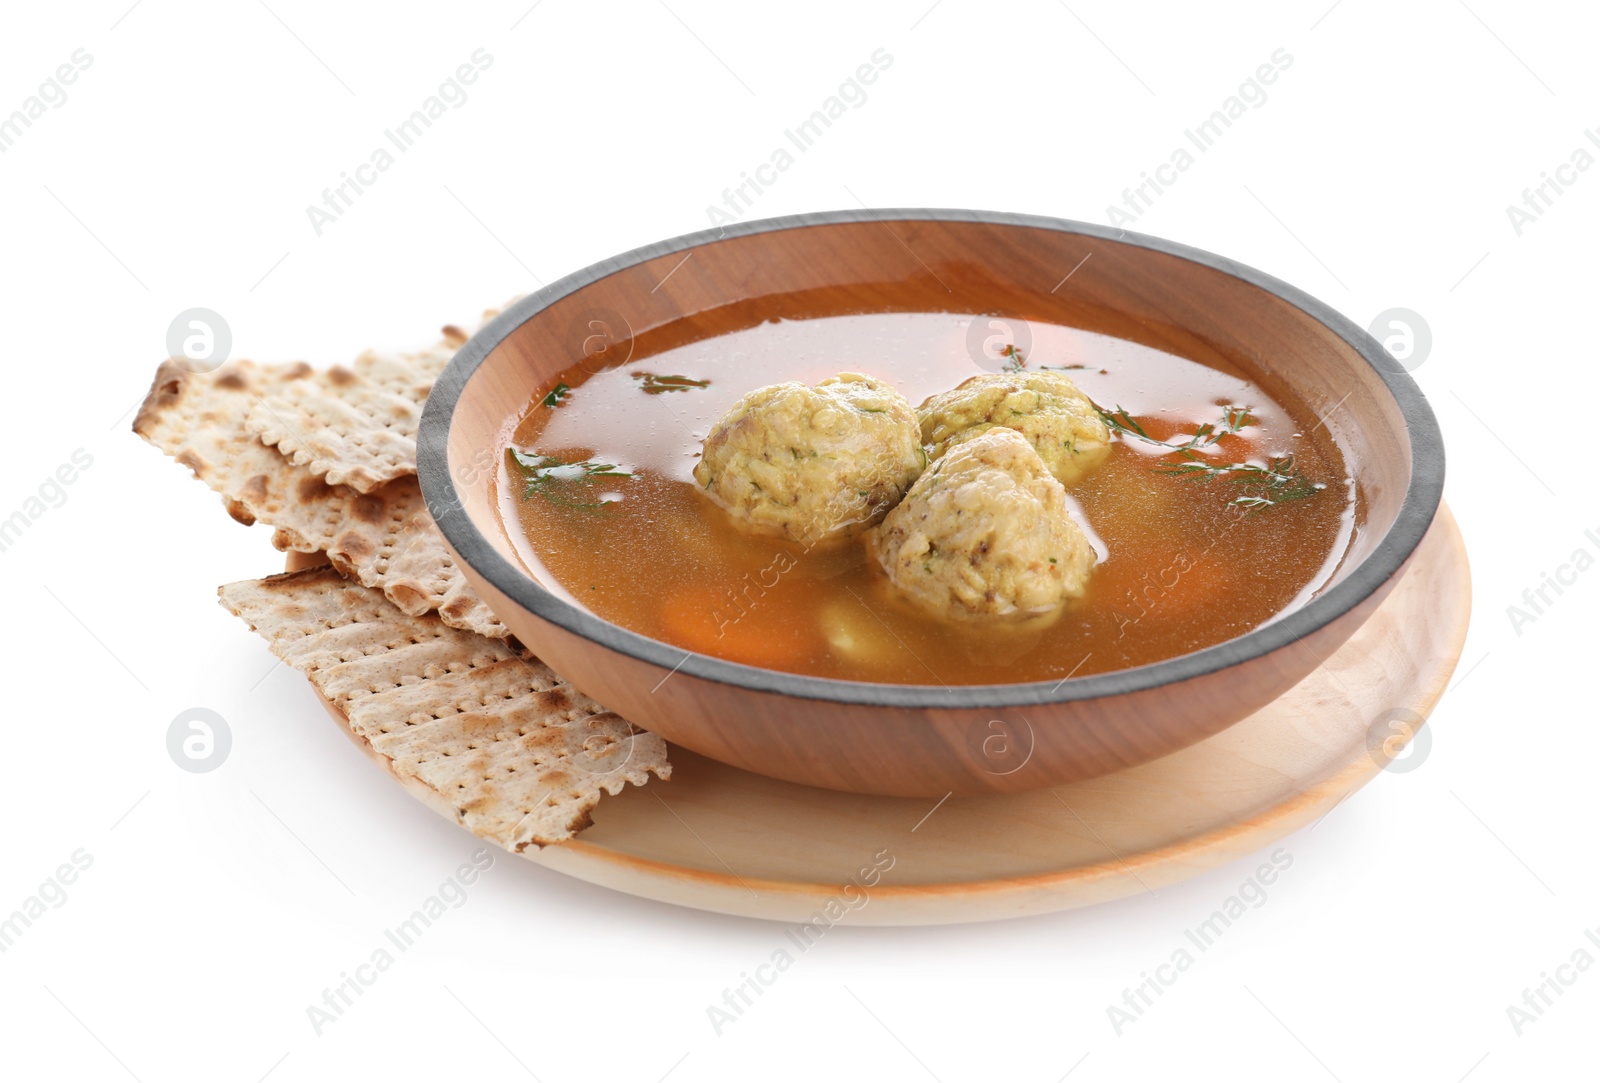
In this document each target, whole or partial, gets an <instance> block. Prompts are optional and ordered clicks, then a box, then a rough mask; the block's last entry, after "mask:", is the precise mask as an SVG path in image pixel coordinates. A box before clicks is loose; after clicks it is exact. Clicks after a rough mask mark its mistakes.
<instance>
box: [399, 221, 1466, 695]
mask: <svg viewBox="0 0 1600 1083" xmlns="http://www.w3.org/2000/svg"><path fill="white" fill-rule="evenodd" d="M916 221H935V222H971V223H977V224H983V225H996V226H1011V227H1020V228H1026V229H1044V230H1053V231H1056V232H1062V233H1072V234H1078V235H1081V236H1085V237H1090V238H1094V239H1096V240H1102V241H1108V242H1114V243H1118V244H1128V245H1133V246H1135V247H1139V248H1145V249H1149V250H1151V251H1153V252H1158V253H1161V254H1163V255H1167V256H1173V257H1176V258H1179V259H1184V260H1188V261H1190V262H1193V263H1197V264H1200V265H1202V266H1204V267H1208V268H1210V269H1212V270H1215V271H1219V272H1221V273H1223V274H1227V275H1230V276H1232V277H1234V278H1237V279H1239V280H1241V281H1243V282H1245V283H1247V284H1249V285H1252V286H1255V287H1257V288H1259V289H1261V290H1263V291H1265V292H1267V293H1270V294H1272V295H1274V296H1276V297H1278V298H1279V299H1280V300H1282V301H1285V302H1287V303H1289V304H1290V305H1293V306H1294V307H1296V308H1298V309H1300V310H1301V311H1302V312H1304V313H1306V314H1307V315H1308V316H1310V317H1311V318H1312V319H1314V320H1316V321H1317V322H1319V323H1321V324H1322V325H1323V326H1325V327H1327V328H1328V329H1329V330H1330V331H1332V332H1333V333H1334V334H1336V335H1338V337H1339V338H1340V339H1342V340H1343V341H1344V342H1345V343H1346V344H1347V345H1349V346H1350V347H1351V348H1352V350H1353V351H1354V352H1355V353H1356V354H1357V355H1358V356H1359V357H1361V358H1362V359H1363V360H1365V361H1366V362H1367V363H1368V364H1369V365H1371V366H1372V368H1373V369H1374V370H1375V371H1376V372H1377V374H1378V376H1379V377H1380V378H1381V379H1382V381H1383V384H1384V386H1385V387H1386V388H1387V389H1388V391H1389V393H1390V395H1391V396H1393V398H1394V401H1395V405H1396V407H1397V408H1398V409H1399V411H1400V414H1401V416H1402V417H1403V418H1404V421H1405V431H1406V434H1407V436H1408V437H1409V440H1410V444H1411V477H1410V481H1409V484H1408V485H1407V487H1406V492H1405V496H1404V498H1403V500H1402V503H1401V507H1400V511H1399V514H1398V515H1397V516H1396V517H1395V521H1394V523H1393V524H1392V525H1391V526H1390V527H1389V529H1388V531H1387V532H1386V533H1385V534H1384V537H1383V538H1382V539H1381V540H1380V541H1379V542H1378V544H1377V546H1376V547H1375V548H1374V549H1373V550H1372V551H1371V552H1370V553H1369V554H1368V555H1367V556H1366V558H1365V559H1363V560H1362V561H1361V562H1360V564H1358V565H1357V566H1356V567H1355V568H1353V569H1352V570H1351V572H1350V574H1349V576H1348V577H1347V578H1346V579H1345V580H1344V581H1343V582H1341V583H1338V584H1336V585H1335V586H1333V587H1332V588H1330V589H1329V590H1327V591H1326V592H1325V593H1323V594H1321V595H1318V596H1317V597H1316V598H1313V599H1312V600H1311V601H1310V602H1308V603H1307V604H1306V605H1304V606H1302V607H1301V608H1300V609H1298V610H1295V611H1294V612H1292V613H1288V614H1286V615H1284V616H1282V617H1280V618H1278V619H1277V620H1275V621H1273V622H1272V623H1270V624H1266V625H1263V626H1261V627H1258V628H1254V629H1252V630H1251V631H1249V632H1246V633H1244V634H1243V635H1240V636H1237V637H1235V638H1233V639H1230V640H1226V641H1224V642H1222V643H1219V644H1216V645H1214V646H1211V647H1206V648H1203V649H1201V650H1198V651H1194V652H1191V653H1189V654H1184V655H1179V656H1177V657H1175V658H1169V659H1166V660H1164V661H1160V662H1153V663H1150V664H1148V665H1143V666H1136V667H1132V668H1128V669H1120V670H1111V671H1108V672H1105V673H1097V674H1092V675H1089V676H1084V677H1077V678H1072V679H1063V680H1059V681H1054V682H1052V681H1033V682H1026V683H1017V684H982V685H956V686H945V685H926V684H889V683H875V682H867V681H846V680H838V679H834V678H829V677H815V676H809V675H805V674H798V673H787V672H783V671H780V670H772V669H763V668H759V667H756V666H748V665H744V664H742V663H738V662H730V661H727V660H725V659H721V658H716V657H714V656H711V655H707V654H700V653H698V652H696V651H691V650H687V649H686V648H683V647H676V646H673V645H671V644H668V643H663V642H661V641H660V640H655V639H651V638H649V637H648V636H645V635H642V634H640V633H638V632H634V631H631V630H629V629H626V628H623V627H621V626H620V625H617V624H613V623H611V622H610V621H607V620H605V619H604V618H602V617H598V616H596V615H594V614H592V613H590V612H588V611H587V610H584V609H582V608H580V607H579V606H576V605H574V604H572V603H571V602H568V601H566V600H565V599H563V598H561V597H559V596H558V595H556V594H553V593H551V592H550V591H548V590H546V589H545V588H544V587H542V586H540V585H539V584H538V583H537V582H536V581H535V580H534V579H533V578H532V577H531V576H530V575H529V574H528V573H527V572H525V571H524V570H522V569H521V568H519V567H517V566H516V565H514V564H512V563H511V562H510V561H508V560H506V559H505V558H504V557H502V556H501V555H500V554H499V552H497V551H496V550H495V548H494V546H493V545H492V544H491V543H490V542H489V540H488V539H487V538H486V537H485V536H484V535H483V533H482V531H480V530H479V529H478V526H477V524H476V523H474V522H473V521H472V519H471V517H470V516H468V515H467V514H466V512H465V508H464V505H463V504H462V502H461V500H460V497H459V496H458V494H457V492H456V483H455V479H454V477H453V476H452V474H451V471H450V469H449V462H448V450H447V449H448V445H449V433H450V426H451V423H452V421H453V419H454V416H455V408H456V405H457V404H458V403H459V402H460V399H461V395H462V393H463V392H464V390H465V388H466V385H467V382H468V381H469V380H470V379H471V378H472V376H473V374H474V373H476V372H477V370H478V367H479V366H480V365H481V364H482V363H483V362H484V360H485V359H486V358H487V357H488V356H489V355H490V354H491V353H492V352H493V351H494V350H495V348H496V347H498V346H499V345H500V343H501V342H503V341H505V339H506V338H508V337H509V336H510V335H511V334H512V333H513V332H515V331H516V329H517V328H518V327H520V326H521V325H522V324H523V323H525V322H527V321H528V320H529V319H531V318H533V317H534V316H535V315H536V314H538V313H539V312H542V311H543V310H545V309H546V308H548V307H550V306H551V305H553V304H555V303H556V302H557V301H559V300H561V299H563V298H565V297H568V296H570V295H572V294H574V293H576V292H578V291H579V290H581V289H583V288H585V287H587V286H589V285H592V284H593V283H595V282H598V281H600V280H601V279H603V278H606V277H608V276H610V275H613V274H616V273H617V272H619V271H623V270H626V269H627V268H630V267H634V266H637V265H638V264H641V263H644V262H647V261H649V260H653V259H659V258H660V257H662V256H666V255H672V254H674V253H677V252H683V251H685V250H687V249H692V248H697V247H700V246H702V245H707V244H712V243H716V242H720V241H726V240H731V239H735V238H740V237H750V236H755V235H759V234H765V233H776V232H781V231H785V230H791V229H807V228H812V227H816V226H831V225H838V224H846V223H869V224H870V223H874V222H876V223H887V222H916ZM417 472H418V475H419V477H420V480H421V484H422V492H423V498H424V500H425V501H426V503H427V505H428V507H429V509H430V510H434V511H435V514H434V518H435V520H436V522H437V523H438V525H439V529H440V530H441V531H442V532H443V534H444V536H445V538H446V540H447V541H448V542H449V543H450V546H451V547H452V548H453V549H454V550H455V552H456V553H457V554H458V555H459V556H460V558H461V559H462V560H463V561H465V562H466V563H467V564H468V565H469V566H471V567H472V569H473V570H475V571H476V572H477V573H478V574H479V575H482V576H483V577H484V578H485V579H487V580H488V581H489V583H491V584H492V585H493V586H494V587H495V588H496V589H497V590H499V591H500V592H501V593H502V594H504V595H505V596H506V597H508V598H510V599H511V601H512V602H513V603H515V604H517V605H520V606H522V607H524V608H526V609H527V610H529V611H530V612H532V613H533V614H535V615H536V616H538V617H539V618H540V619H542V620H545V621H548V622H549V623H551V624H554V625H556V626H557V627H559V628H562V629H564V630H566V631H567V632H570V633H572V634H573V635H576V636H578V637H580V638H582V639H586V640H588V641H590V642H592V643H594V644H595V645H596V646H598V647H601V648H604V649H606V650H609V651H613V652H616V653H618V654H621V655H624V656H626V657H629V658H634V659H637V660H639V661H642V662H646V663H648V664H650V665H653V666H656V667H658V668H660V669H663V670H667V671H669V672H670V673H681V674H684V675H685V676H689V677H695V678H698V679H701V680H707V681H713V682H716V683H719V684H725V685H731V686H734V687H738V688H745V689H748V690H750V691H752V692H759V693H770V694H776V695H782V696H789V697H796V698H801V699H808V700H817V701H821V702H826V703H840V704H853V705H861V706H869V707H890V708H903V709H921V710H926V709H937V710H943V709H956V710H965V709H983V708H1014V707H1036V706H1043V705H1048V704H1056V703H1068V702H1081V701H1088V700H1097V699H1105V698H1111V697H1120V696H1127V695H1131V694H1133V693H1138V692H1146V691H1150V690H1152V689H1155V688H1159V687H1161V686H1164V685H1176V684H1182V683H1184V682H1186V681H1190V680H1194V679H1197V678H1200V677H1205V676H1207V675H1210V674H1213V673H1217V672H1219V671H1222V670H1226V669H1230V668H1232V667H1234V666H1239V665H1242V664H1244V663H1247V662H1251V661H1254V660H1256V659H1258V658H1263V657H1265V656H1267V655H1270V654H1273V653H1275V652H1277V651H1280V650H1283V649H1285V648H1287V647H1289V646H1292V645H1293V644H1294V643H1295V642H1298V641H1299V640H1302V639H1304V638H1305V637H1306V636H1308V635H1311V634H1313V633H1315V632H1317V631H1319V630H1321V629H1322V628H1324V627H1326V626H1328V625H1329V624H1331V623H1333V622H1334V621H1336V620H1338V619H1339V618H1340V617H1342V616H1344V615H1345V614H1347V613H1349V612H1350V611H1351V610H1353V609H1355V608H1356V607H1358V606H1359V605H1361V604H1362V603H1363V602H1364V601H1366V600H1367V599H1368V598H1369V597H1370V596H1371V595H1372V594H1373V593H1374V592H1375V591H1377V590H1378V589H1379V588H1380V587H1382V586H1383V584H1384V583H1386V582H1388V581H1389V580H1390V579H1391V578H1392V577H1393V576H1394V575H1395V574H1396V573H1397V572H1399V571H1400V569H1401V568H1402V566H1403V565H1404V564H1405V562H1406V561H1407V560H1408V559H1409V558H1410V556H1411V554H1412V553H1413V552H1414V551H1415V550H1416V548H1417V546H1418V545H1420V544H1421V542H1422V539H1423V536H1424V535H1425V534H1426V533H1427V531H1428V528H1429V527H1430V526H1431V525H1432V523H1433V520H1434V516H1435V514H1436V513H1437V511H1438V509H1439V505H1440V503H1441V501H1442V499H1443V493H1444V474H1445V456H1444V438H1443V433H1442V432H1441V431H1440V429H1439V424H1438V421H1437V419H1436V418H1435V416H1434V413H1433V410H1432V408H1431V407H1430V406H1429V405H1428V402H1427V399H1426V397H1425V396H1424V395H1423V393H1422V389H1421V388H1420V387H1419V386H1418V384H1417V382H1416V381H1415V380H1414V379H1413V378H1412V377H1411V375H1410V373H1409V372H1407V371H1406V370H1405V369H1404V368H1403V367H1402V366H1401V365H1400V364H1399V363H1398V362H1397V361H1395V360H1394V359H1393V358H1392V357H1391V356H1390V354H1389V353H1388V351H1387V350H1385V349H1384V348H1383V346H1382V345H1381V344H1380V343H1378V341H1377V340H1376V339H1374V338H1373V337H1372V335H1370V334H1369V333H1368V332H1367V331H1366V330H1365V329H1363V328H1361V327H1359V326H1357V325H1356V324H1355V323H1353V322H1351V321H1350V320H1349V319H1348V318H1346V317H1345V316H1343V315H1342V314H1340V313H1339V312H1337V311H1335V310H1334V309H1333V308H1332V307H1331V306H1329V305H1327V304H1325V303H1324V302H1322V301H1319V300H1317V299H1316V298H1315V297H1312V296H1311V295H1310V294H1308V293H1306V292H1304V291H1302V290H1300V289H1298V288H1297V287H1295V286H1292V285H1290V284H1288V283H1287V282H1284V281H1282V280H1281V279H1278V278H1276V277H1274V276H1272V275H1269V274H1266V273H1265V272H1263V271H1259V270H1257V269H1255V268H1253V267H1250V266H1248V265H1245V264H1242V263H1239V262H1238V261H1236V260H1232V259H1229V258H1227V257H1225V256H1219V255H1216V254H1215V253H1212V252H1207V251H1205V250H1203V249H1199V248H1194V247H1191V246H1189V245H1185V244H1180V243H1178V242H1175V241H1169V240H1165V239H1163V238H1159V237H1152V236H1149V235H1146V234H1140V233H1135V232H1132V231H1129V230H1124V229H1118V228H1114V227H1110V226H1100V225H1096V224H1094V223H1090V222H1079V221H1073V220H1071V219H1064V218H1054V217H1049V216H1044V215H1034V214H1024V213H1018V212H1009V211H977V210H961V209H950V208H885V209H873V208H861V209H845V210H836V211H824V212H814V213H807V214H795V215H786V216H782V217H776V218H762V219H752V220H750V221H745V222H739V223H735V224H733V225H728V226H722V227H718V228H715V229H705V230H697V231H695V232H693V233H686V234H683V235H681V236H677V237H672V238H668V239H667V240H663V241H657V242H655V243H654V244H648V245H644V246H642V247H639V248H635V249H633V250H632V251H628V252H623V253H621V254H619V255H615V256H612V257H610V258H608V259H604V260H601V261H599V262H598V263H594V264H591V265H589V266H588V267H584V268H582V269H581V270H578V271H574V272H573V273H571V274H569V275H566V276H565V277H563V278H561V279H559V280H557V281H555V282H552V283H550V284H549V285H546V286H543V287H541V288H540V289H538V290H536V291H534V292H533V293H530V294H528V295H527V296H526V297H523V298H521V299H520V300H518V301H516V302H515V303H514V304H512V305H510V306H509V307H507V308H506V309H505V311H503V312H502V313H500V315H498V316H496V317H495V318H494V319H492V320H490V321H489V322H488V323H487V324H485V325H484V326H483V327H481V328H480V329H479V330H478V331H477V333H476V334H474V335H472V337H471V338H470V339H469V340H468V341H467V343H466V344H465V345H464V346H462V347H461V349H460V350H459V351H457V353H456V355H455V357H454V358H453V359H452V360H451V361H450V363H449V364H448V365H447V366H446V367H445V370H444V372H443V373H441V374H440V376H439V379H438V381H437V382H436V383H435V385H434V388H433V390H432V392H431V393H430V394H429V396H428V400H427V403H426V405H425V407H424V409H423V413H422V419H421V422H420V426H419V431H418V435H417ZM528 646H529V647H530V648H532V649H534V650H535V652H537V645H536V644H529V645H528Z"/></svg>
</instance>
